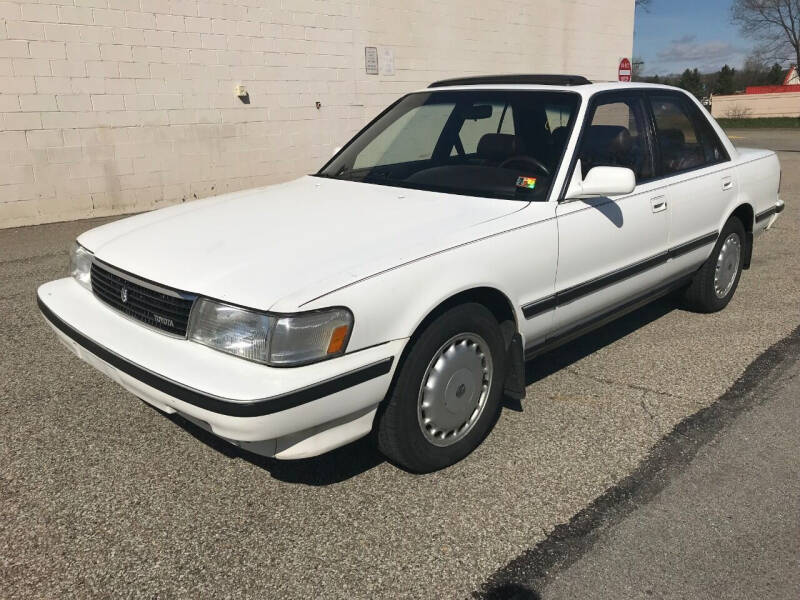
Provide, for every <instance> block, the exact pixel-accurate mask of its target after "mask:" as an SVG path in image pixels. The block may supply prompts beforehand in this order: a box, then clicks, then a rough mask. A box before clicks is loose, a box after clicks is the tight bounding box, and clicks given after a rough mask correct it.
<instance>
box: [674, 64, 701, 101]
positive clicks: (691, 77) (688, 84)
mask: <svg viewBox="0 0 800 600" xmlns="http://www.w3.org/2000/svg"><path fill="white" fill-rule="evenodd" d="M678 87H680V88H683V89H684V90H686V91H687V92H689V93H691V94H694V95H695V97H697V98H702V97H703V96H704V95H705V93H704V92H705V90H704V89H703V87H704V86H703V80H702V79H701V77H700V72H699V71H698V70H697V69H686V70H685V71H684V72H683V74H682V75H681V78H680V79H679V80H678Z"/></svg>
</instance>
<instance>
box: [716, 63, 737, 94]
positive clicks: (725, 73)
mask: <svg viewBox="0 0 800 600" xmlns="http://www.w3.org/2000/svg"><path fill="white" fill-rule="evenodd" d="M734 75H736V69H732V68H731V67H729V66H728V65H724V66H723V67H722V68H721V69H720V70H719V74H717V84H716V86H715V87H714V93H715V94H732V93H734V92H735V91H736V84H735V83H734V80H733V78H734Z"/></svg>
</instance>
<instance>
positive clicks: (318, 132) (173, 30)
mask: <svg viewBox="0 0 800 600" xmlns="http://www.w3.org/2000/svg"><path fill="white" fill-rule="evenodd" d="M633 12H634V11H633V0H526V1H520V0H517V1H513V0H511V1H499V0H443V1H438V2H436V1H433V0H404V1H403V2H397V1H396V0H325V1H323V0H282V1H281V0H227V1H225V0H223V1H221V2H210V1H206V0H42V1H41V2H34V1H22V0H0V227H13V226H17V225H28V224H34V223H43V222H50V221H59V220H68V219H77V218H82V217H90V216H102V215H111V214H121V213H127V212H135V211H140V210H147V209H151V208H155V207H159V206H164V205H167V204H172V203H175V202H181V201H184V200H187V201H188V200H191V199H193V198H195V197H197V198H200V197H203V196H208V195H213V194H217V193H221V192H226V191H231V190H236V189H242V188H248V187H255V186H259V185H264V184H267V183H273V182H278V181H282V180H286V179H290V178H292V177H294V176H296V175H299V174H302V173H306V172H311V171H314V170H316V169H317V168H318V167H319V166H320V165H321V164H322V163H323V162H324V160H325V159H326V158H327V157H328V156H329V154H330V153H331V151H332V149H333V147H335V146H337V145H340V144H342V143H344V142H345V141H347V139H348V138H349V137H350V135H351V134H352V133H354V132H355V131H357V130H358V129H359V128H360V127H361V126H362V125H363V124H364V123H365V122H366V121H368V120H369V119H370V118H371V117H372V116H374V115H375V114H376V113H377V112H378V111H379V110H380V109H381V108H383V107H384V106H385V105H387V104H388V103H390V102H391V101H393V100H394V99H395V98H397V97H398V96H399V95H401V94H403V93H404V92H407V91H410V90H414V89H417V88H420V87H425V86H426V85H427V84H428V83H429V82H430V81H432V80H435V79H440V78H444V77H450V76H458V75H464V74H481V73H504V72H505V73H515V72H528V73H533V72H535V73H547V72H551V73H552V72H560V73H576V74H582V75H586V76H588V77H589V78H590V79H596V80H603V79H615V78H616V74H617V64H618V61H619V58H620V57H622V56H630V53H631V50H632V37H633ZM365 46H377V47H378V48H379V50H382V49H390V50H391V51H392V52H393V53H394V56H395V60H394V62H395V74H394V75H377V76H376V75H367V74H366V73H365V71H364V47H365ZM238 84H243V85H245V86H246V87H247V89H248V91H249V92H250V100H251V103H250V104H249V105H244V104H242V103H241V102H240V101H239V100H238V99H237V98H236V97H235V95H234V88H235V86H236V85H238ZM317 101H319V102H321V104H322V107H321V108H320V109H317V108H316V107H315V102H317Z"/></svg>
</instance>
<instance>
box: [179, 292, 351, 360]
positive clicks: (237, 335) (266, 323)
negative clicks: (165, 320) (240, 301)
mask: <svg viewBox="0 0 800 600" xmlns="http://www.w3.org/2000/svg"><path fill="white" fill-rule="evenodd" d="M352 328H353V315H352V314H351V313H350V311H349V310H347V309H345V308H330V309H324V310H318V311H312V312H306V313H298V314H295V315H275V314H270V313H263V312H258V311H254V310H249V309H246V308H240V307H238V306H232V305H230V304H224V303H222V302H216V301H214V300H209V299H207V298H198V299H197V301H196V302H195V304H194V307H193V308H192V314H191V318H190V320H189V339H190V340H193V341H195V342H198V343H200V344H204V345H206V346H209V347H211V348H214V349H216V350H220V351H222V352H227V353H228V354H233V355H235V356H239V357H241V358H245V359H247V360H252V361H256V362H260V363H264V364H268V365H273V366H297V365H302V364H308V363H312V362H317V361H320V360H324V359H326V358H332V357H334V356H339V355H340V354H343V353H344V350H345V348H346V347H347V341H348V339H349V338H350V332H351V331H352Z"/></svg>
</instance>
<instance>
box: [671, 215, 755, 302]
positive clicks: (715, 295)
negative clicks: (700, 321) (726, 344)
mask: <svg viewBox="0 0 800 600" xmlns="http://www.w3.org/2000/svg"><path fill="white" fill-rule="evenodd" d="M746 243H747V237H746V235H745V230H744V225H742V222H741V221H740V220H739V219H738V218H736V217H731V218H730V219H728V222H727V223H725V226H724V227H723V228H722V233H720V235H719V238H718V239H717V243H716V244H715V245H714V250H713V251H712V252H711V255H710V256H709V257H708V259H707V260H706V262H705V263H703V266H702V267H700V270H699V271H698V272H697V273H696V274H695V276H694V279H692V282H691V283H690V284H689V287H688V288H686V291H685V292H684V302H685V304H686V306H687V308H689V309H690V310H693V311H696V312H701V313H712V312H717V311H719V310H722V309H723V308H725V307H726V306H727V305H728V302H730V301H731V298H733V294H734V293H735V292H736V288H737V287H738V286H739V278H740V277H741V276H742V264H743V261H744V257H745V250H746V248H745V244H746ZM723 247H726V249H725V253H726V258H725V259H722V253H723ZM734 247H738V257H736V259H735V261H734V256H733V255H732V254H731V253H732V252H735V248H734ZM718 266H719V273H720V276H721V277H720V280H719V281H717V279H716V276H717V272H718V270H717V269H718ZM731 277H732V279H730V278H731Z"/></svg>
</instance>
